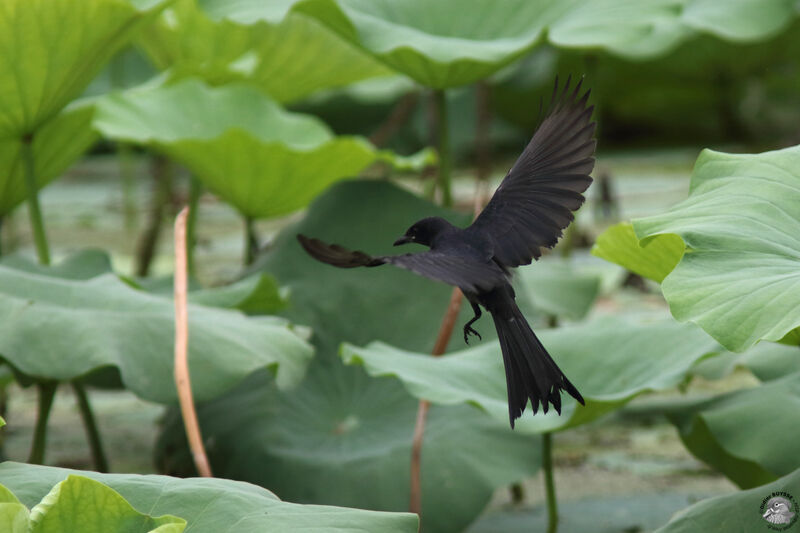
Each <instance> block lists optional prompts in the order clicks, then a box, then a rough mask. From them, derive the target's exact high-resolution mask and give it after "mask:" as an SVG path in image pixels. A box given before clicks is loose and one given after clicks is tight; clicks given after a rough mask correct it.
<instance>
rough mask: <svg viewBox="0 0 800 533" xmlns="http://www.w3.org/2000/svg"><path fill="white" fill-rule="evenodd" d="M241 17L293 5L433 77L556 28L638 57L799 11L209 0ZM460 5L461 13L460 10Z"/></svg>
mask: <svg viewBox="0 0 800 533" xmlns="http://www.w3.org/2000/svg"><path fill="white" fill-rule="evenodd" d="M203 4H204V5H205V6H207V7H208V8H209V9H210V10H212V11H213V12H215V13H216V14H218V15H220V14H222V15H225V16H229V17H231V18H235V19H236V20H239V21H253V20H259V19H266V20H269V19H274V18H276V17H279V16H283V15H284V14H285V12H286V10H288V9H291V10H292V11H294V12H302V13H305V14H308V15H310V16H312V17H316V18H317V19H319V20H320V22H322V23H323V24H326V25H327V26H328V27H330V28H331V29H333V30H334V31H336V32H338V33H339V34H340V35H341V36H342V37H343V38H345V39H347V40H350V41H351V42H353V43H354V44H356V45H357V46H360V47H362V48H363V49H364V50H366V51H368V52H369V53H371V54H373V55H374V56H375V57H376V58H377V59H379V60H380V61H382V62H384V63H385V64H387V65H388V66H390V67H392V68H393V69H395V70H397V71H399V72H402V73H403V74H406V75H407V76H410V77H412V78H414V79H415V80H417V81H418V82H420V83H421V84H423V85H426V86H429V87H437V88H445V87H452V86H456V85H463V84H467V83H471V82H474V81H476V80H479V79H481V78H485V77H487V76H488V75H490V74H492V73H493V72H495V71H496V70H498V69H499V68H500V67H502V66H503V65H505V64H507V63H509V62H511V61H513V60H514V59H515V58H517V57H519V56H520V55H521V54H523V53H524V52H525V51H526V50H528V49H530V48H531V47H533V46H534V45H535V44H536V43H537V42H538V41H539V40H541V39H542V36H543V35H544V34H545V33H546V34H547V38H548V39H549V40H550V41H551V42H552V43H553V44H555V45H557V46H559V47H565V48H576V47H580V48H592V49H596V48H603V49H607V50H609V51H611V52H613V53H615V54H619V55H624V56H629V57H649V56H654V55H658V54H663V53H666V52H667V51H669V50H670V49H672V48H674V47H675V46H676V45H677V44H678V43H680V42H681V41H682V40H684V39H685V38H687V37H689V36H692V35H695V34H696V33H697V32H708V33H711V34H714V35H717V36H720V37H723V38H726V39H731V40H740V41H750V40H755V39H763V38H766V37H768V36H770V35H774V34H775V33H776V32H778V31H780V30H781V29H782V28H785V27H786V26H787V25H788V24H789V22H790V21H791V19H792V18H793V17H794V15H795V13H794V10H793V6H792V2H791V1H788V0H769V1H767V2H764V1H762V0H739V1H737V2H733V3H726V4H725V5H724V7H721V6H717V5H716V4H715V3H714V2H709V1H708V0H651V1H648V2H632V1H630V0H592V1H589V2H587V1H584V0H569V1H561V2H547V1H546V0H537V1H525V0H505V1H502V2H497V1H492V0H469V1H466V2H465V1H463V0H451V1H437V2H430V1H426V0H403V1H397V0H380V1H376V0H301V1H296V2H291V1H286V2H280V3H279V4H278V5H277V6H275V5H268V6H265V7H261V6H258V5H255V4H254V3H252V2H221V1H220V0H206V1H205V2H203ZM454 13H458V16H457V17H454V16H453V14H454Z"/></svg>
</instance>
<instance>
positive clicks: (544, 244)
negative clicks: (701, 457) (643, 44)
mask: <svg viewBox="0 0 800 533" xmlns="http://www.w3.org/2000/svg"><path fill="white" fill-rule="evenodd" d="M582 81H583V80H581V81H579V82H578V83H577V84H576V85H575V87H574V88H570V80H569V79H567V82H566V83H565V84H564V87H563V88H562V89H559V87H558V78H556V82H555V86H554V88H553V95H552V98H551V100H550V105H549V107H548V109H547V111H546V113H545V114H544V117H543V118H542V119H541V122H540V124H539V127H538V128H537V129H536V132H535V133H534V134H533V138H532V139H531V140H530V142H529V143H528V145H527V147H526V148H525V150H524V151H523V152H522V155H520V156H519V158H518V159H517V161H516V163H514V166H513V167H511V170H509V171H508V174H507V175H506V177H505V178H504V179H503V181H502V183H501V184H500V186H499V187H498V188H497V190H496V191H495V193H494V196H492V199H491V200H490V201H489V203H488V204H487V205H486V208H485V209H484V210H483V211H482V212H481V214H480V215H479V216H478V217H477V218H476V219H475V221H474V222H473V223H472V225H470V226H468V227H466V228H459V227H456V226H453V225H452V224H450V223H449V222H447V221H446V220H444V219H443V218H439V217H428V218H423V219H422V220H419V221H418V222H416V223H414V225H412V226H411V227H410V228H408V230H407V231H406V232H405V235H403V236H402V237H400V238H399V239H397V241H395V243H394V245H395V246H398V245H401V244H407V243H418V244H422V245H425V246H428V247H429V248H430V249H429V250H428V251H425V252H421V253H415V254H402V255H386V256H370V255H368V254H366V253H364V252H360V251H352V250H348V249H346V248H344V247H342V246H339V245H336V244H327V243H325V242H323V241H321V240H319V239H314V238H310V237H307V236H305V235H298V236H297V238H298V240H299V241H300V244H301V245H302V246H303V248H305V250H306V252H308V253H309V254H310V255H311V256H312V257H314V258H315V259H317V260H319V261H322V262H323V263H327V264H329V265H333V266H336V267H340V268H353V267H360V266H365V267H375V266H380V265H384V264H390V265H395V266H398V267H401V268H405V269H408V270H411V271H412V272H415V273H416V274H419V275H422V276H425V277H427V278H430V279H433V280H436V281H442V282H444V283H448V284H450V285H455V286H456V287H458V288H460V289H461V291H462V292H463V293H464V296H465V297H466V298H467V300H468V301H469V303H470V304H471V305H472V310H473V311H474V313H475V316H474V317H473V318H472V319H470V320H469V321H468V322H467V323H466V324H465V325H464V341H465V342H467V343H468V344H469V335H471V334H473V335H476V336H478V338H480V334H479V333H478V332H477V331H475V330H474V329H473V328H472V324H474V323H475V321H476V320H478V319H479V318H480V317H481V307H483V308H484V309H486V310H487V311H489V313H490V314H491V315H492V319H493V320H494V325H495V328H496V329H497V337H498V339H499V341H500V349H501V351H502V353H503V364H504V367H505V373H506V387H507V389H508V416H509V421H510V423H511V427H512V428H513V427H514V421H515V420H516V419H517V418H519V417H520V416H522V413H523V411H524V410H525V406H526V405H527V403H528V400H529V399H530V401H531V408H532V409H533V413H534V415H535V414H536V413H537V411H538V410H539V404H540V403H541V405H542V410H543V412H545V413H546V412H547V410H548V406H549V405H551V404H552V406H553V408H554V409H555V410H556V411H557V412H558V413H559V414H561V391H562V390H564V391H566V392H567V393H569V394H570V396H572V397H573V398H575V399H576V400H578V401H579V402H580V403H581V404H584V400H583V397H582V396H581V394H580V393H579V392H578V389H576V388H575V386H574V385H573V384H572V383H570V381H569V380H568V379H567V377H566V376H565V375H564V373H563V372H561V369H560V368H559V367H558V365H556V363H555V361H553V359H552V358H551V357H550V354H548V353H547V350H546V349H545V348H544V346H542V343H541V342H539V339H538V338H537V337H536V335H535V334H534V333H533V330H532V329H531V327H530V325H529V324H528V322H527V320H525V317H524V316H523V315H522V312H521V311H520V310H519V308H518V307H517V304H516V302H515V300H514V297H515V295H514V289H513V288H512V286H511V283H510V279H511V269H512V268H514V267H517V266H520V265H527V264H530V263H531V261H532V260H534V259H538V258H539V257H540V256H541V255H542V248H552V247H553V246H555V244H556V242H558V239H559V238H560V237H561V235H562V232H563V230H564V229H565V228H566V227H567V226H568V225H569V224H570V222H572V220H573V218H574V216H573V214H572V212H573V211H575V210H576V209H578V208H579V207H580V206H581V204H583V202H584V197H583V194H582V193H583V192H584V191H586V189H587V188H588V187H589V185H590V184H591V183H592V178H590V177H589V174H590V173H591V172H592V169H593V168H594V151H595V146H596V144H597V141H596V140H595V139H594V132H595V123H594V122H592V121H591V116H592V111H593V110H594V106H589V105H588V104H587V102H588V99H589V93H590V91H588V90H587V91H585V92H584V93H583V94H581V84H582Z"/></svg>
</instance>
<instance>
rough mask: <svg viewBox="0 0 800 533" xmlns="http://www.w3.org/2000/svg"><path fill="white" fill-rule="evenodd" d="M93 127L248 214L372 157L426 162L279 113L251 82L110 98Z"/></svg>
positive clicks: (298, 197) (304, 195) (280, 206)
mask: <svg viewBox="0 0 800 533" xmlns="http://www.w3.org/2000/svg"><path fill="white" fill-rule="evenodd" d="M95 126H96V127H97V128H98V129H99V130H100V131H102V132H103V133H104V134H105V135H106V136H109V137H111V138H114V139H119V140H125V141H130V142H137V143H142V144H148V145H151V146H153V147H154V148H155V149H157V150H160V151H162V152H164V153H165V154H167V155H168V156H170V157H172V158H174V159H175V160H177V161H179V162H181V163H183V164H184V165H185V166H186V167H188V168H189V170H191V171H192V172H193V173H194V174H195V176H197V178H198V179H199V180H200V181H202V182H203V183H204V184H205V185H206V186H207V187H208V189H209V190H211V191H213V192H214V193H215V194H216V195H218V196H219V197H220V198H223V199H224V200H226V201H228V202H230V203H231V204H232V205H233V206H235V207H236V208H237V209H238V210H239V211H240V212H241V213H242V214H244V215H246V216H248V217H253V218H259V217H271V216H276V215H282V214H286V213H291V212H292V211H296V210H297V209H300V208H302V207H305V205H306V204H307V203H308V202H310V201H311V200H312V199H313V198H314V197H315V196H316V195H318V194H319V193H320V192H322V191H323V190H324V189H325V188H326V187H328V186H329V185H330V184H331V183H334V182H335V181H338V180H341V179H344V178H347V177H352V176H355V175H357V174H358V173H359V172H360V171H361V170H363V169H364V168H366V167H367V166H369V165H370V164H372V163H375V162H377V161H385V162H388V163H392V164H395V165H397V166H401V167H405V166H408V165H412V166H413V165H418V164H421V163H422V162H424V159H423V160H420V159H419V158H414V157H412V158H402V157H399V156H396V155H394V154H392V153H391V152H388V151H380V150H377V149H375V147H373V146H372V145H371V144H370V143H369V142H368V141H366V140H365V139H363V138H360V137H335V136H334V135H333V134H332V133H331V131H330V129H329V128H328V127H327V126H326V125H325V124H324V123H323V122H322V121H320V120H319V119H317V118H315V117H312V116H309V115H302V114H299V113H290V112H288V111H285V110H283V109H282V108H281V107H280V106H279V105H278V104H276V103H275V102H273V101H272V100H270V99H269V98H268V97H267V96H265V95H264V94H263V93H261V92H260V91H258V90H257V89H255V88H253V87H248V86H225V87H221V88H209V87H208V86H206V85H204V84H203V83H202V82H200V81H197V80H186V81H183V82H181V83H178V84H175V85H171V86H166V87H163V86H160V87H148V88H144V89H139V90H132V91H128V92H125V93H121V94H116V95H111V96H109V97H108V98H105V99H103V100H101V101H100V102H99V103H98V111H97V116H96V120H95Z"/></svg>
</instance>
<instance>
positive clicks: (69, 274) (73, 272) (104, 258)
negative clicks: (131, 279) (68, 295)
mask: <svg viewBox="0 0 800 533" xmlns="http://www.w3.org/2000/svg"><path fill="white" fill-rule="evenodd" d="M0 264H3V265H5V266H7V267H10V268H14V269H17V270H24V271H26V272H31V273H35V274H39V275H42V276H52V277H54V278H62V279H74V280H86V279H91V278H94V277H97V276H100V275H102V274H107V273H109V272H111V271H112V268H111V257H109V255H108V253H107V252H105V251H103V250H92V249H89V250H81V251H79V252H76V253H74V254H72V255H70V256H67V257H65V258H64V259H63V260H61V261H60V262H59V263H58V264H56V265H52V266H46V265H41V264H39V263H36V262H34V261H33V260H31V259H30V258H28V257H26V256H23V255H7V256H4V257H3V258H2V259H0Z"/></svg>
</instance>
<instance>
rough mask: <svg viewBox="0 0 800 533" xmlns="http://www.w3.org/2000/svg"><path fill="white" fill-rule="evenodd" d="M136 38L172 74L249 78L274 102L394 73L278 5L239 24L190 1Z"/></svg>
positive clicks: (216, 79)
mask: <svg viewBox="0 0 800 533" xmlns="http://www.w3.org/2000/svg"><path fill="white" fill-rule="evenodd" d="M267 7H268V6H267ZM211 13H212V14H213V13H214V10H213V9H212V11H211ZM138 43H139V45H140V46H141V47H142V48H143V49H144V50H145V51H146V53H147V54H148V56H149V57H150V58H151V59H152V61H153V62H154V63H155V64H156V65H157V66H158V67H159V68H160V69H162V70H166V69H171V75H172V77H173V78H179V77H185V76H197V77H200V78H202V79H204V80H206V81H207V82H209V83H212V84H215V85H219V84H224V83H229V82H231V81H242V80H246V81H248V82H250V83H254V84H256V85H258V86H259V87H260V88H262V89H263V90H264V91H265V92H267V93H268V94H269V95H270V96H272V98H274V99H275V100H277V101H279V102H291V101H296V100H299V99H301V98H303V97H305V96H306V95H308V94H311V93H313V92H315V91H317V90H320V89H327V88H332V87H338V86H341V85H346V84H348V83H351V82H354V81H358V80H362V79H365V78H371V77H374V76H386V75H388V74H390V73H391V71H389V70H388V69H387V68H386V67H384V66H382V65H381V64H380V63H378V62H376V61H375V60H374V59H372V58H371V57H370V56H368V55H367V54H365V53H364V52H362V51H360V50H359V49H357V48H355V47H354V46H353V45H352V44H350V43H348V42H347V41H345V40H343V39H341V38H340V37H339V36H337V35H336V34H335V33H333V32H332V31H331V30H329V29H328V28H327V27H325V26H323V25H322V24H320V23H319V22H317V21H316V20H315V19H313V18H310V17H306V16H304V15H301V14H298V13H290V14H288V16H287V13H286V12H285V11H283V12H282V13H281V14H280V16H277V17H274V18H271V19H270V20H269V21H268V22H265V21H256V22H254V23H252V24H241V23H239V22H236V21H233V20H228V19H225V18H221V17H219V18H217V19H212V18H209V16H208V15H207V14H206V13H205V12H204V11H203V10H201V9H199V8H198V6H197V5H196V2H195V0H180V1H179V2H177V3H176V4H174V5H173V6H172V7H171V8H169V9H167V10H166V11H165V12H164V13H163V14H162V16H161V17H160V18H159V20H158V21H157V22H156V23H155V24H152V25H151V26H149V27H148V28H146V29H145V30H144V31H142V33H141V34H140V38H139V39H138Z"/></svg>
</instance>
